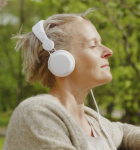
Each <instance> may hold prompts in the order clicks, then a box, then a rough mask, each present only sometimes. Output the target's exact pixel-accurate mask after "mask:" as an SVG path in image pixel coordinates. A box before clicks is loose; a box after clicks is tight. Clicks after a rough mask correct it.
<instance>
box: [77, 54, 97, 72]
mask: <svg viewBox="0 0 140 150" xmlns="http://www.w3.org/2000/svg"><path fill="white" fill-rule="evenodd" d="M76 66H77V68H78V69H79V70H81V71H82V72H87V73H89V72H91V71H94V70H97V69H98V67H99V56H98V55H96V54H94V55H93V54H92V53H91V54H88V53H85V54H83V55H79V57H78V58H76Z"/></svg>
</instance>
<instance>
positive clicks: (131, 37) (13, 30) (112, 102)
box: [0, 0, 140, 149]
mask: <svg viewBox="0 0 140 150" xmlns="http://www.w3.org/2000/svg"><path fill="white" fill-rule="evenodd" d="M93 7H94V8H95V9H96V11H95V12H92V13H91V14H89V15H88V16H87V17H88V18H89V19H90V20H91V22H92V23H93V24H94V25H95V27H96V29H97V30H98V32H99V34H100V35H101V38H102V44H104V45H105V46H107V47H109V48H110V49H112V50H113V56H112V57H111V58H110V59H109V63H110V68H111V73H112V75H113V80H112V81H111V82H110V83H108V84H106V85H103V86H99V87H97V88H95V89H93V92H94V95H95V98H96V101H97V104H98V106H99V108H100V112H101V114H102V115H103V116H105V117H107V118H108V119H110V120H111V121H121V122H126V123H130V124H134V125H138V126H139V125H140V1H139V0H127V1H126V0H123V1H122V0H9V1H8V0H0V149H2V146H3V143H4V137H5V132H6V129H7V125H8V122H9V119H10V116H11V114H12V112H13V110H14V109H15V107H16V106H17V105H18V104H19V103H20V102H21V101H23V100H24V99H26V98H27V97H30V96H33V95H37V94H41V93H47V92H48V91H49V89H47V88H43V87H41V85H40V84H39V83H36V84H35V85H30V84H29V83H28V82H26V81H25V76H24V75H23V74H22V58H21V53H20V52H18V53H16V52H15V50H14V47H15V43H16V41H14V40H12V39H11V37H12V35H16V34H18V33H19V30H20V28H21V26H22V27H23V33H26V32H30V31H31V28H32V26H33V25H34V24H35V23H37V21H39V20H41V19H42V20H45V19H47V18H48V17H49V16H51V15H53V14H57V13H80V12H83V11H85V10H87V9H89V8H93ZM85 105H87V106H89V107H92V108H93V109H95V110H96V108H95V105H94V103H93V100H92V97H91V95H90V94H89V95H88V96H87V99H86V101H85Z"/></svg>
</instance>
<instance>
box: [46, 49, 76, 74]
mask: <svg viewBox="0 0 140 150" xmlns="http://www.w3.org/2000/svg"><path fill="white" fill-rule="evenodd" d="M74 68H75V59H74V57H73V56H72V54H71V53H69V52H68V51H65V50H57V51H55V52H54V53H52V54H51V55H50V57H49V60H48V69H49V70H50V71H51V72H52V73H53V74H54V75H55V76H58V77H65V76H68V75H69V74H70V73H72V71H73V70H74Z"/></svg>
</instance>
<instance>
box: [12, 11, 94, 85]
mask: <svg viewBox="0 0 140 150" xmlns="http://www.w3.org/2000/svg"><path fill="white" fill-rule="evenodd" d="M91 11H93V9H88V10H87V11H85V12H83V13H78V14H55V15H53V16H51V17H49V18H48V19H47V20H46V21H45V22H44V30H45V32H46V35H47V36H48V37H49V38H50V39H51V40H53V41H54V43H55V49H56V50H59V49H62V50H68V51H69V50H70V41H71V37H72V36H71V33H70V31H69V29H70V25H71V24H72V23H73V22H74V21H76V20H78V19H81V18H83V19H86V20H88V19H87V18H86V15H87V14H88V13H89V12H91ZM13 38H15V39H18V42H17V44H16V47H15V49H16V51H18V50H19V49H20V48H22V55H23V73H25V74H26V80H27V81H29V82H30V83H35V82H37V81H39V82H40V83H41V85H42V86H46V87H53V85H54V83H55V76H54V75H53V74H52V73H51V72H50V70H49V69H48V58H49V53H48V51H46V50H44V49H43V47H42V43H41V42H40V41H39V40H38V38H37V37H36V36H35V35H34V33H33V32H30V33H27V34H22V35H21V34H18V35H16V36H14V37H13Z"/></svg>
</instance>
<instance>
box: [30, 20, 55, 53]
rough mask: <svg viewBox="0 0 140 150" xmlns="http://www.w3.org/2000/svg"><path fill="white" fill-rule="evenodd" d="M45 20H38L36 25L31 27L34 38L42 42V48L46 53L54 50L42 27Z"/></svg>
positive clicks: (52, 43)
mask: <svg viewBox="0 0 140 150" xmlns="http://www.w3.org/2000/svg"><path fill="white" fill-rule="evenodd" d="M44 21H45V20H40V21H39V22H38V23H37V24H35V25H34V26H33V27H32V31H33V33H34V34H35V36H36V37H37V38H38V39H39V40H40V41H41V42H42V44H43V48H44V49H45V50H47V51H50V50H52V49H54V42H53V41H52V40H50V39H49V38H48V37H47V35H46V33H45V31H44V27H43V23H44Z"/></svg>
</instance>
